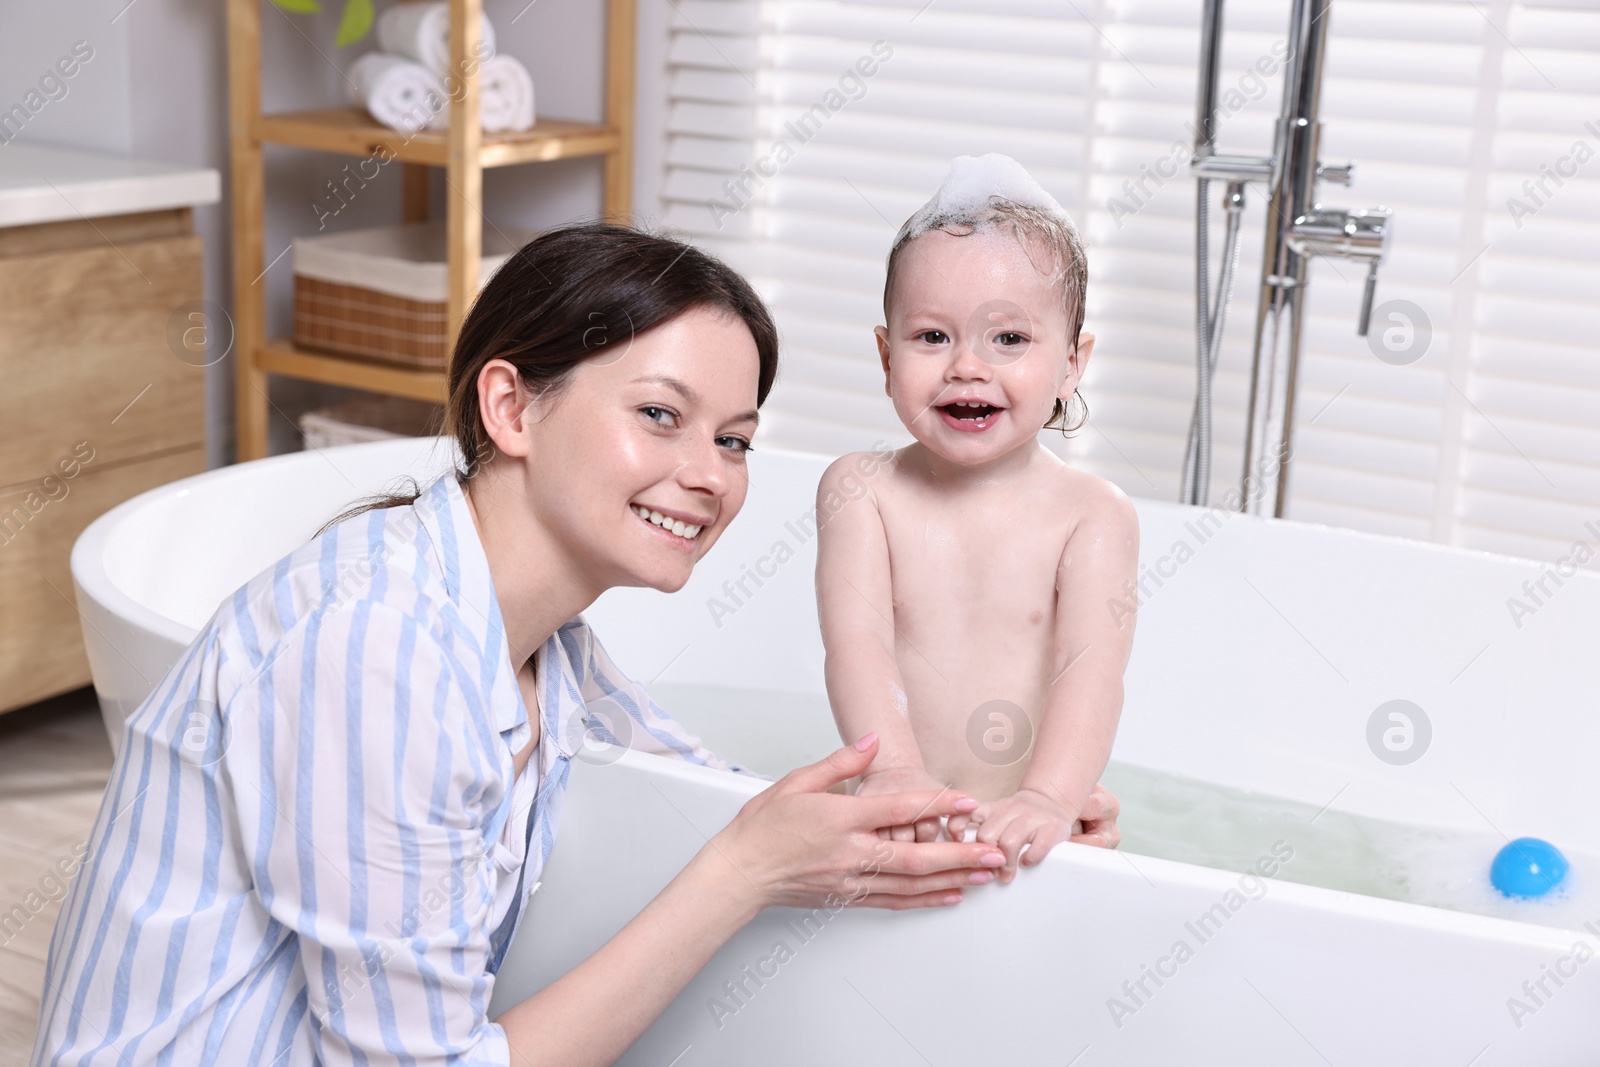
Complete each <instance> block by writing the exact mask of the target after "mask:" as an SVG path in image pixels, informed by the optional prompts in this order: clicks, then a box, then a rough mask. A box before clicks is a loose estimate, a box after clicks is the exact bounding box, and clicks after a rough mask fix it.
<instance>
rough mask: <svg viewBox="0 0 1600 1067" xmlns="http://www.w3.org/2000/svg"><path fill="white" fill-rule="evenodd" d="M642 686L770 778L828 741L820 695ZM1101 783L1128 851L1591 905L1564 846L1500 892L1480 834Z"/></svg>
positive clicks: (1497, 908) (1115, 768)
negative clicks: (1556, 880)
mask: <svg viewBox="0 0 1600 1067" xmlns="http://www.w3.org/2000/svg"><path fill="white" fill-rule="evenodd" d="M651 693H652V695H653V696H654V697H655V699H656V702H657V703H659V704H660V705H661V706H662V707H664V708H666V709H668V710H669V711H671V712H673V713H674V714H676V715H677V716H678V717H679V718H680V719H682V720H683V721H684V723H685V724H686V725H688V726H689V727H690V728H691V729H693V730H695V731H696V732H698V733H699V734H700V735H701V738H702V740H704V741H705V743H706V745H707V746H708V747H709V748H710V749H711V750H712V751H713V752H716V753H718V754H720V755H727V756H729V757H730V758H734V759H737V760H738V761H739V762H740V763H742V764H744V765H745V766H747V767H749V768H751V769H752V770H754V771H756V772H758V773H760V774H765V775H769V776H771V777H774V778H776V777H779V776H781V775H782V774H783V773H784V772H786V771H787V770H789V769H790V768H792V767H795V766H799V765H801V764H803V763H809V762H811V761H813V760H818V759H821V758H822V757H823V756H826V755H827V754H828V753H829V752H832V751H833V750H834V749H835V748H837V747H838V745H839V743H840V742H839V737H838V734H837V733H836V732H835V730H834V725H833V717H832V715H831V714H830V713H829V710H828V703H827V700H826V698H824V697H820V696H804V695H798V694H793V693H772V692H762V691H759V690H749V689H735V688H730V687H723V686H708V685H686V684H673V683H669V682H658V683H656V684H655V685H654V686H652V687H651ZM1102 781H1103V782H1104V784H1105V786H1106V788H1108V789H1110V790H1111V791H1112V792H1113V793H1115V794H1116V795H1117V798H1118V800H1120V801H1121V803H1122V815H1121V817H1120V819H1119V820H1118V821H1119V823H1120V824H1121V826H1122V848H1123V849H1124V850H1125V851H1127V852H1131V853H1134V854H1137V855H1144V856H1158V857H1161V858H1162V859H1170V860H1177V861H1180V862H1183V863H1194V864H1200V865H1202V866H1206V867H1215V868H1219V869H1221V870H1229V871H1238V872H1240V873H1244V872H1245V871H1248V870H1250V869H1251V868H1252V867H1253V866H1254V865H1255V864H1256V862H1257V861H1258V860H1259V858H1260V857H1261V856H1262V855H1264V854H1266V853H1268V852H1270V850H1271V846H1272V843H1273V842H1274V841H1277V840H1279V839H1288V840H1292V841H1293V842H1294V849H1295V852H1294V861H1293V862H1292V863H1290V864H1286V865H1285V866H1284V867H1282V868H1281V869H1280V871H1279V873H1278V877H1279V878H1280V879H1283V880H1285V881H1293V882H1303V883H1305V884H1307V885H1316V886H1322V887H1324V888H1328V889H1341V890H1345V891H1347V892H1351V893H1363V894H1366V895H1368V896H1374V897H1387V898H1389V899H1391V900H1402V901H1408V902H1410V903H1413V904H1424V905H1428V906H1430V907H1437V908H1449V909H1452V910H1454V911H1464V912H1472V913H1476V914H1479V915H1493V916H1499V917H1501V918H1507V919H1516V920H1519V921H1521V922H1532V923H1539V924H1542V925H1545V926H1556V927H1566V928H1573V929H1576V928H1578V927H1581V926H1582V924H1583V922H1584V921H1585V920H1586V919H1592V918H1593V917H1594V915H1596V914H1600V900H1597V899H1596V896H1597V894H1596V891H1595V889H1594V887H1593V882H1592V879H1590V878H1586V877H1585V875H1586V874H1589V873H1590V872H1593V871H1596V870H1600V857H1595V856H1589V855H1585V854H1582V853H1573V852H1570V851H1569V852H1568V853H1567V858H1568V860H1570V861H1571V864H1572V869H1571V872H1570V873H1569V874H1568V875H1567V878H1566V881H1565V884H1563V885H1562V886H1561V887H1560V889H1558V890H1557V891H1555V892H1553V893H1551V894H1549V895H1548V896H1547V897H1545V898H1543V899H1539V900H1521V899H1511V898H1507V897H1505V896H1502V895H1501V894H1500V893H1499V892H1498V891H1496V890H1495V889H1494V888H1493V887H1492V886H1491V885H1490V884H1489V863H1490V861H1491V860H1492V859H1493V857H1494V855H1495V853H1496V852H1497V851H1498V850H1499V849H1500V847H1501V846H1502V845H1503V844H1504V843H1505V842H1504V841H1502V840H1501V839H1500V838H1499V837H1498V836H1496V835H1495V834H1493V833H1490V832H1485V833H1482V834H1476V833H1463V832H1460V831H1455V830H1436V829H1428V828H1423V827H1416V826H1408V825H1405V824H1402V823H1395V822H1386V821H1384V820H1381V819H1373V818H1367V817H1363V816H1355V815H1347V814H1344V813H1342V812H1338V811H1333V810H1321V811H1319V810H1318V809H1317V808H1316V807H1314V806H1312V805H1309V804H1303V803H1301V802H1299V801H1295V800H1286V799H1282V798H1279V797H1272V796H1266V795H1263V794H1260V793H1254V792H1247V791H1245V790H1240V789H1232V788H1229V787H1227V786H1221V785H1214V784H1212V783H1209V782H1202V781H1197V780H1194V779H1188V778H1181V777H1177V776H1173V775H1169V774H1161V773H1156V772H1153V771H1149V770H1145V769H1143V768H1139V767H1133V766H1129V765H1126V764H1119V763H1116V762H1113V763H1112V764H1111V765H1110V766H1109V767H1108V768H1107V769H1106V773H1105V776H1104V778H1103V779H1102Z"/></svg>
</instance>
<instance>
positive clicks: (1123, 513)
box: [1046, 463, 1139, 540]
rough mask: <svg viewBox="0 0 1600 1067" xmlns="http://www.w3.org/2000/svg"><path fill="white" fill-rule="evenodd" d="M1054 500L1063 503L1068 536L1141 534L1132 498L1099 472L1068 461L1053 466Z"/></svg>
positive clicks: (1049, 472) (1049, 477)
mask: <svg viewBox="0 0 1600 1067" xmlns="http://www.w3.org/2000/svg"><path fill="white" fill-rule="evenodd" d="M1046 478H1047V480H1048V482H1049V483H1050V488H1051V495H1052V498H1053V499H1056V500H1058V501H1060V502H1061V503H1062V505H1063V507H1062V510H1061V516H1062V519H1063V524H1064V532H1065V534H1066V536H1067V538H1068V539H1071V538H1072V537H1075V536H1078V535H1079V534H1084V533H1089V534H1090V536H1106V535H1108V534H1109V535H1113V536H1116V535H1121V536H1131V537H1133V538H1134V539H1135V540H1137V538H1138V536H1139V512H1138V509H1137V508H1135V507H1134V504H1133V500H1132V499H1131V498H1130V497H1129V496H1128V494H1127V493H1124V492H1123V491H1122V490H1121V489H1119V488H1118V487H1117V486H1116V485H1114V484H1112V483H1111V482H1108V481H1107V480H1106V479H1104V478H1101V477H1099V476H1098V475H1094V474H1090V473H1089V472H1088V471H1081V470H1078V469H1076V468H1074V467H1070V466H1068V465H1067V464H1066V463H1060V464H1056V465H1053V466H1052V467H1051V468H1050V469H1049V470H1048V473H1047V474H1046Z"/></svg>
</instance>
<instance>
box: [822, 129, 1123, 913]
mask: <svg viewBox="0 0 1600 1067" xmlns="http://www.w3.org/2000/svg"><path fill="white" fill-rule="evenodd" d="M1085 271H1086V260H1085V256H1084V251H1083V244H1082V240H1081V238H1080V237H1079V236H1078V232H1077V230H1076V228H1075V227H1074V226H1073V224H1072V220H1071V219H1070V218H1068V217H1067V214H1066V212H1065V211H1063V210H1062V208H1061V206H1060V205H1059V204H1058V203H1057V202H1056V201H1055V200H1054V199H1053V198H1052V197H1051V196H1050V195H1049V194H1048V193H1046V192H1045V191H1044V190H1043V189H1041V188H1040V187H1039V185H1038V183H1036V182H1035V181H1034V180H1033V179H1032V177H1030V176H1029V175H1028V173H1027V172H1026V171H1025V170H1023V169H1022V167H1021V166H1019V165H1018V164H1017V163H1016V162H1015V161H1013V160H1011V159H1009V158H1007V157H1005V156H999V155H988V156H983V157H980V158H977V159H974V158H973V157H971V156H962V157H960V158H958V159H956V160H955V161H954V163H953V164H952V165H951V168H950V173H949V175H948V176H947V177H946V178H945V181H944V184H943V185H942V186H941V187H940V189H939V191H938V192H937V193H936V194H935V195H934V197H933V199H932V200H930V201H929V202H928V203H927V204H925V205H924V206H923V207H922V208H921V209H920V210H919V211H917V213H916V214H915V215H913V216H912V217H911V218H910V219H909V220H908V221H907V222H906V224H905V225H904V226H902V227H901V228H900V233H899V234H898V236H897V237H896V239H895V243H894V247H893V249H892V250H891V251H890V253H889V261H888V277H887V280H886V282H885V286H884V296H883V304H884V318H885V320H886V321H887V323H888V325H887V326H879V327H876V328H875V330H874V331H873V332H874V334H875V335H876V337H877V341H878V355H879V357H880V359H881V360H882V362H883V370H884V375H885V378H886V382H885V388H886V391H887V392H888V394H889V397H890V399H891V400H893V402H894V409H895V413H896V414H897V415H898V416H899V418H900V421H901V422H903V423H904V424H905V426H906V429H908V430H909V431H910V432H911V434H912V436H913V437H915V438H916V441H915V443H913V444H910V445H907V446H906V447H904V448H902V449H900V450H898V451H896V452H894V453H893V454H892V457H891V458H890V459H889V460H888V461H887V462H881V463H877V464H876V467H875V470H874V472H873V473H872V474H871V475H870V476H869V477H868V478H867V479H866V484H867V491H866V492H865V493H864V494H863V493H862V492H861V485H860V483H859V482H857V481H855V480H854V479H855V478H856V474H855V473H854V472H855V471H857V470H860V469H864V468H862V467H859V466H858V463H860V462H864V460H865V457H864V456H863V455H862V454H860V453H857V454H853V455H847V456H844V457H842V458H841V459H839V460H838V461H837V462H835V463H834V464H833V465H832V466H831V467H829V468H828V471H827V473H826V474H825V475H824V476H823V478H822V482H821V485H820V486H819V487H818V499H819V501H822V500H827V499H829V494H838V495H837V496H835V497H833V498H832V499H834V500H838V499H848V500H849V501H850V502H849V503H848V504H847V505H846V506H844V507H840V508H824V507H821V506H819V507H818V509H817V514H818V515H819V516H822V517H823V521H822V523H821V526H820V533H819V541H818V559H817V598H818V610H819V612H820V615H821V621H822V636H823V643H824V645H825V646H826V649H827V666H826V674H827V686H828V696H829V699H830V700H831V702H832V704H833V711H834V717H835V718H836V720H837V722H838V725H839V729H840V731H841V733H842V734H843V735H844V736H845V737H847V738H856V737H860V736H861V735H863V734H865V733H867V732H868V731H873V730H875V731H877V733H878V736H879V738H880V739H881V740H880V743H879V750H878V755H877V757H876V758H875V759H874V761H873V763H872V765H871V767H870V768H868V771H867V773H866V774H865V775H863V776H862V778H861V781H860V783H859V785H858V787H857V790H856V792H857V793H858V795H868V794H873V793H889V792H896V791H899V790H906V789H930V788H931V789H938V788H941V787H946V786H948V787H950V788H954V789H960V790H964V791H966V792H968V793H971V794H972V795H973V796H975V797H977V798H978V799H979V800H980V801H981V802H982V805H981V806H980V807H979V809H978V810H977V811H976V812H974V813H973V815H972V816H971V817H970V818H971V821H972V822H973V823H976V824H978V826H977V837H978V840H980V841H983V842H985V843H989V844H996V845H998V846H999V847H1000V849H1001V850H1002V851H1003V852H1004V853H1005V855H1006V863H1005V866H1004V867H1003V868H1002V869H1001V881H1002V882H1009V881H1011V880H1012V879H1013V878H1014V877H1015V875H1016V870H1017V866H1018V863H1019V861H1020V862H1021V863H1023V864H1025V865H1028V866H1032V865H1034V864H1037V863H1038V862H1039V861H1040V860H1042V859H1043V858H1044V856H1045V854H1046V853H1048V852H1049V851H1050V849H1051V848H1053V847H1054V846H1055V845H1056V844H1057V843H1058V842H1060V841H1063V840H1067V839H1069V838H1070V837H1071V836H1072V835H1073V834H1074V833H1076V832H1078V830H1077V827H1076V825H1075V824H1076V823H1077V820H1078V815H1079V813H1080V812H1081V811H1083V808H1084V804H1085V802H1086V801H1087V800H1088V798H1089V795H1090V793H1091V792H1092V791H1093V790H1094V788H1095V784H1096V782H1098V780H1099V778H1100V774H1101V772H1102V771H1103V770H1104V769H1105V765H1106V760H1107V758H1108V757H1109V755H1110V752H1111V742H1112V739H1113V738H1114V736H1115V734H1116V727H1117V718H1118V716H1119V714H1120V713H1121V710H1122V672H1123V668H1124V667H1125V666H1126V664H1127V661H1128V653H1129V650H1130V648H1131V646H1132V642H1133V626H1132V620H1131V618H1129V617H1128V616H1127V614H1126V613H1125V612H1123V613H1112V612H1108V611H1107V610H1106V604H1107V603H1108V602H1115V603H1117V604H1119V605H1121V604H1122V603H1123V601H1124V599H1125V598H1124V597H1123V590H1124V585H1125V583H1131V582H1132V580H1133V579H1134V575H1135V570H1136V567H1137V562H1138V551H1139V527H1138V518H1137V515H1136V513H1135V511H1134V508H1133V504H1132V502H1131V501H1129V499H1128V498H1127V496H1126V495H1124V494H1123V493H1122V492H1121V490H1119V489H1117V488H1116V487H1115V486H1113V485H1111V484H1110V483H1109V482H1106V481H1104V480H1103V479H1100V478H1097V477H1095V476H1093V475H1091V474H1087V473H1084V472H1082V471H1077V470H1074V469H1072V468H1071V467H1069V466H1067V464H1066V463H1065V462H1063V461H1062V460H1061V459H1059V458H1058V457H1057V456H1056V455H1055V454H1054V453H1052V452H1051V451H1050V450H1049V449H1047V448H1045V447H1044V445H1043V444H1041V443H1040V441H1039V440H1038V434H1039V430H1040V429H1041V428H1042V427H1059V428H1061V429H1063V430H1066V429H1068V428H1069V427H1067V426H1066V417H1067V409H1068V408H1069V407H1070V406H1072V405H1071V401H1072V400H1073V398H1074V397H1075V395H1076V390H1077V385H1078V382H1079V381H1080V380H1081V379H1082V377H1083V370H1084V366H1085V365H1086V364H1087V363H1088V361H1089V354H1090V353H1091V352H1092V351H1093V349H1094V336H1093V335H1092V334H1088V333H1083V332H1082V325H1083V308H1084V293H1085ZM1084 418H1087V411H1085V413H1084ZM1079 424H1080V425H1081V420H1080V423H1079ZM1074 428H1075V427H1074ZM872 458H873V459H874V460H875V461H876V460H877V459H878V458H879V457H876V456H875V457H872ZM967 822H968V817H966V816H955V817H953V818H951V819H950V821H949V824H948V825H947V827H946V832H947V833H949V834H950V836H951V837H952V838H953V839H955V840H961V839H962V837H963V836H964V834H965V832H966V829H967ZM939 832H940V827H939V822H938V820H937V819H926V820H922V821H919V822H918V823H917V824H916V825H915V826H905V827H895V828H894V829H893V831H891V834H890V836H891V837H892V838H894V839H896V840H906V841H910V840H918V841H931V840H935V839H937V837H938V836H939ZM1025 847H1026V854H1025V855H1024V854H1023V850H1024V848H1025Z"/></svg>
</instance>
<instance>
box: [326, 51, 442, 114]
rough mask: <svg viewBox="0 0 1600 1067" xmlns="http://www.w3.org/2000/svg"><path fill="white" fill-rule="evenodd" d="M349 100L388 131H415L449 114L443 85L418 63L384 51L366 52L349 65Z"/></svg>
mask: <svg viewBox="0 0 1600 1067" xmlns="http://www.w3.org/2000/svg"><path fill="white" fill-rule="evenodd" d="M349 81H350V87H349V91H348V96H349V99H350V102H351V103H352V104H355V105H357V106H360V107H364V108H366V109H367V111H368V112H369V113H370V114H371V115H372V117H373V118H375V119H377V120H378V121H379V122H381V123H383V125H385V126H387V127H389V128H390V129H391V130H401V131H403V132H405V133H416V132H417V131H418V130H420V129H424V128H426V127H430V126H433V125H435V124H436V123H437V122H438V121H439V120H438V116H439V114H440V113H443V114H445V115H449V113H450V101H449V100H447V99H446V98H445V95H444V85H443V84H442V83H441V82H440V80H439V78H438V77H437V76H435V75H434V73H433V72H432V71H430V70H429V69H428V68H427V67H424V66H423V65H422V64H421V63H415V62H413V61H411V60H409V59H406V58H405V57H404V56H395V55H390V54H388V53H387V52H368V53H367V54H366V55H364V56H362V57H360V58H359V59H357V60H356V61H355V62H354V63H352V64H351V65H350V72H349Z"/></svg>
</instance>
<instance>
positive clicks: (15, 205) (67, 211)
mask: <svg viewBox="0 0 1600 1067" xmlns="http://www.w3.org/2000/svg"><path fill="white" fill-rule="evenodd" d="M221 191H222V180H221V178H220V176H219V175H218V174H217V172H216V171H215V170H213V169H211V168H210V167H186V166H179V165H176V164H172V163H158V162H155V161H153V160H147V159H129V158H127V157H126V156H114V155H108V154H106V153H102V152H85V151H82V150H80V149H75V148H56V147H53V146H50V145H31V144H18V143H16V142H11V143H9V144H4V145H0V226H28V225H32V224H34V223H39V222H59V221H61V220H63V219H77V218H101V217H104V216H107V215H127V214H130V213H132V212H136V211H159V210H161V209H163V208H173V207H184V206H186V205H192V204H214V203H216V202H217V200H218V199H219V198H220V197H221Z"/></svg>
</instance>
